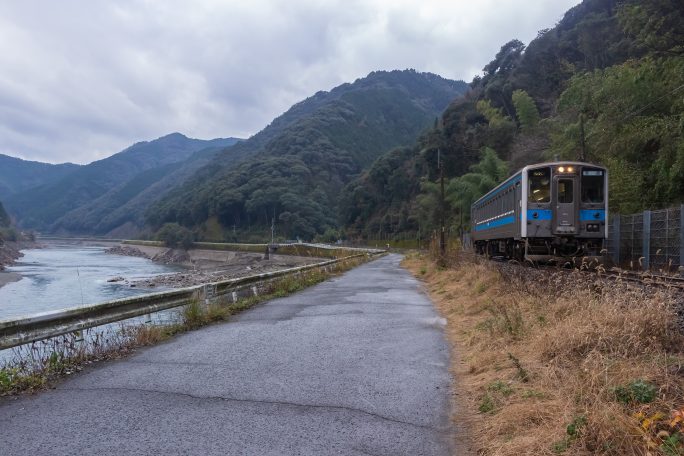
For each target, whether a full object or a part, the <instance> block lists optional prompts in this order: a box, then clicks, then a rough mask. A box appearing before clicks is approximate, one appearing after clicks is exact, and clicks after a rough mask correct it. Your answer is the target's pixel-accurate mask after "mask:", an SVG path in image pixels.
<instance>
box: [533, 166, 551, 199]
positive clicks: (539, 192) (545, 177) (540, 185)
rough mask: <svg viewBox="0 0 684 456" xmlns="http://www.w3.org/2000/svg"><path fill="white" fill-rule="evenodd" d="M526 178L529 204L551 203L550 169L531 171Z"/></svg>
mask: <svg viewBox="0 0 684 456" xmlns="http://www.w3.org/2000/svg"><path fill="white" fill-rule="evenodd" d="M527 177H528V180H529V181H530V195H529V201H530V203H548V202H549V201H551V168H539V169H532V170H530V171H528V174H527Z"/></svg>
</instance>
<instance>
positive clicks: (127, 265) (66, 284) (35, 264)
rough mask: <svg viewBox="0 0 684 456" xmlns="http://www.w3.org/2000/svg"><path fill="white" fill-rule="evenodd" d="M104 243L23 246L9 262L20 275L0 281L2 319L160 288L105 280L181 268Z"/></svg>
mask: <svg viewBox="0 0 684 456" xmlns="http://www.w3.org/2000/svg"><path fill="white" fill-rule="evenodd" d="M105 249H106V248H105V247H99V246H83V245H67V244H49V245H48V246H46V247H45V248H41V249H31V250H24V251H23V252H22V253H23V254H24V256H23V257H21V258H20V259H19V260H18V261H17V262H16V263H15V264H14V265H13V266H10V267H8V268H7V272H13V273H18V274H21V276H22V278H21V280H19V281H17V282H12V283H9V284H7V285H5V286H3V287H0V320H4V319H8V318H14V317H18V316H23V315H31V314H35V313H39V312H46V311H49V310H56V309H64V308H67V307H75V306H80V305H88V304H95V303H98V302H102V301H107V300H110V299H118V298H125V297H128V296H133V295H138V294H142V293H149V292H152V291H160V290H159V289H151V290H150V289H137V288H131V287H130V286H128V285H127V284H125V283H123V282H107V280H108V279H110V278H113V277H118V276H121V277H125V278H126V279H128V280H131V279H142V278H146V277H151V276H155V275H159V274H168V273H172V272H177V271H179V270H180V268H179V267H177V266H167V265H161V264H156V263H154V262H152V261H150V260H147V259H144V258H137V257H128V256H119V255H110V254H107V253H105Z"/></svg>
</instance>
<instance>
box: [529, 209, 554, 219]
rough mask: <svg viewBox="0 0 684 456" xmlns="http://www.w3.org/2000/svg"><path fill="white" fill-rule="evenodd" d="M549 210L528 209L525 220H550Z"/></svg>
mask: <svg viewBox="0 0 684 456" xmlns="http://www.w3.org/2000/svg"><path fill="white" fill-rule="evenodd" d="M552 216H553V215H552V213H551V209H528V210H527V220H528V221H530V220H551V218H552Z"/></svg>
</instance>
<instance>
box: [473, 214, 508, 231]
mask: <svg viewBox="0 0 684 456" xmlns="http://www.w3.org/2000/svg"><path fill="white" fill-rule="evenodd" d="M514 222H515V216H514V215H509V216H508V217H504V218H500V219H499V220H492V221H491V222H485V223H479V224H478V225H477V226H476V227H475V231H483V230H489V229H492V228H496V227H499V226H503V225H508V224H510V223H514Z"/></svg>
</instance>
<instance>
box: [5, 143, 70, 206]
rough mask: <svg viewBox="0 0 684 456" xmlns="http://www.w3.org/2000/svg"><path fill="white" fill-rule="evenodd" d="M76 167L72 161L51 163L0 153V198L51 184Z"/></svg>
mask: <svg viewBox="0 0 684 456" xmlns="http://www.w3.org/2000/svg"><path fill="white" fill-rule="evenodd" d="M78 168H79V165H74V164H72V163H64V164H60V165H52V164H50V163H40V162H35V161H28V160H22V159H20V158H15V157H10V156H8V155H3V154H0V198H2V199H3V200H4V199H5V198H7V197H9V195H11V194H13V193H20V192H24V191H26V190H28V189H30V188H34V187H39V186H41V185H47V184H51V183H53V182H56V181H58V180H60V179H62V178H63V177H64V176H66V175H68V174H69V173H71V172H72V171H74V170H76V169H78Z"/></svg>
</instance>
